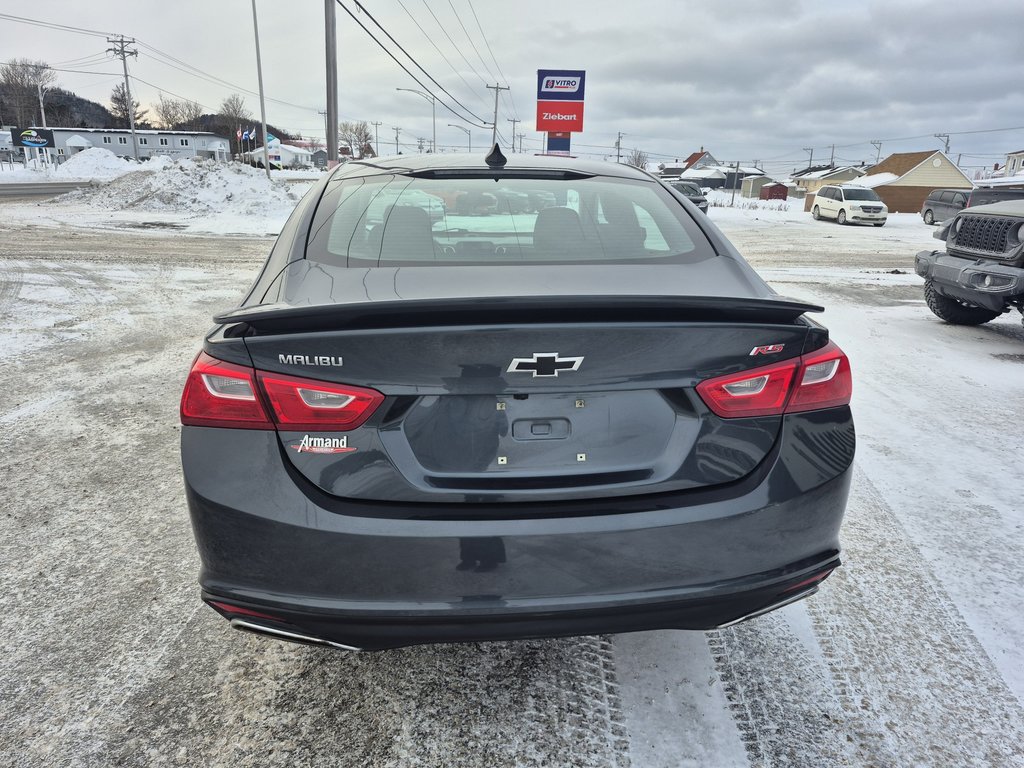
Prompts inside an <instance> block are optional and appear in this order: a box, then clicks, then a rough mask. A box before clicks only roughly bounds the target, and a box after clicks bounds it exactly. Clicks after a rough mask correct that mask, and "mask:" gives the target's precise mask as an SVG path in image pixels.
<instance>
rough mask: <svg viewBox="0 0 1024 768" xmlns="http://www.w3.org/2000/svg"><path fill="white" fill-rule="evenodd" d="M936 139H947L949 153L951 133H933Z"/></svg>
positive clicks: (947, 152)
mask: <svg viewBox="0 0 1024 768" xmlns="http://www.w3.org/2000/svg"><path fill="white" fill-rule="evenodd" d="M932 135H933V136H934V137H935V138H936V139H945V141H946V150H945V152H946V154H947V155H948V154H949V134H948V133H934V134H932Z"/></svg>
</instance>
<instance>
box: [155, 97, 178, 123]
mask: <svg viewBox="0 0 1024 768" xmlns="http://www.w3.org/2000/svg"><path fill="white" fill-rule="evenodd" d="M153 111H154V112H156V119H157V120H158V121H159V123H160V127H161V128H164V129H166V130H170V129H172V128H174V126H176V125H177V124H178V123H180V122H181V102H180V101H178V100H177V99H171V98H168V97H167V96H164V95H163V94H162V93H161V94H160V97H159V99H158V100H157V102H156V104H154V105H153Z"/></svg>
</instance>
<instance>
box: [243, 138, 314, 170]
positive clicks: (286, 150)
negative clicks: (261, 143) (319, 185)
mask: <svg viewBox="0 0 1024 768" xmlns="http://www.w3.org/2000/svg"><path fill="white" fill-rule="evenodd" d="M267 157H268V158H269V160H270V167H271V168H312V167H313V153H312V152H310V151H309V150H308V149H303V148H302V147H297V146H295V145H294V144H282V143H281V140H280V139H273V140H271V141H269V142H267ZM242 160H243V161H244V162H247V163H249V164H250V165H255V166H257V167H259V168H262V167H263V147H256V148H255V149H253V150H252V151H250V152H244V153H243V154H242Z"/></svg>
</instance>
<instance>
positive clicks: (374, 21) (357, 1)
mask: <svg viewBox="0 0 1024 768" xmlns="http://www.w3.org/2000/svg"><path fill="white" fill-rule="evenodd" d="M354 2H355V4H356V7H357V8H358V9H359V10H361V11H362V12H363V13H365V14H366V15H367V16H368V17H369V19H370V21H372V22H373V23H374V24H375V25H376V26H377V28H378V29H379V30H380V31H381V32H383V33H384V34H385V35H387V36H388V40H390V41H391V42H392V43H394V44H395V45H396V46H398V50H400V51H401V52H402V53H404V54H405V56H406V58H408V59H409V61H411V62H412V63H413V64H415V65H416V68H417V69H419V71H420V72H422V73H423V74H424V75H426V76H427V77H428V78H429V79H430V82H432V83H433V84H434V85H436V86H437V87H438V88H440V89H441V90H442V91H443V92H444V93H445V94H446V95H447V96H448V98H450V99H451V100H452V101H454V102H455V103H456V104H458V105H459V106H460V107H462V108H463V109H464V110H466V111H467V112H468V113H469V114H471V115H473V117H475V118H476V119H477V120H479V121H480V122H483V118H481V117H480V116H479V115H476V114H474V113H473V111H472V110H471V109H470V108H469V107H467V106H466V105H465V104H463V103H462V102H461V101H459V100H458V99H456V98H455V97H454V96H452V95H451V93H449V92H448V90H447V89H446V88H445V87H444V86H443V85H441V84H440V83H439V82H437V80H435V79H434V78H433V76H432V75H431V74H430V73H429V72H427V70H425V69H424V68H423V67H422V66H420V63H419V62H418V61H416V59H414V58H413V57H412V55H411V54H410V53H409V52H408V51H407V50H405V48H403V47H402V45H401V43H399V42H398V41H397V40H395V38H394V37H392V35H391V33H390V32H388V31H387V30H386V29H384V27H382V26H381V25H380V22H379V21H377V19H375V18H374V17H373V14H372V13H370V12H369V11H368V10H366V8H364V7H363V4H362V3H360V2H359V0H354ZM338 4H339V5H341V3H340V0H339V2H338ZM435 98H436V97H435Z"/></svg>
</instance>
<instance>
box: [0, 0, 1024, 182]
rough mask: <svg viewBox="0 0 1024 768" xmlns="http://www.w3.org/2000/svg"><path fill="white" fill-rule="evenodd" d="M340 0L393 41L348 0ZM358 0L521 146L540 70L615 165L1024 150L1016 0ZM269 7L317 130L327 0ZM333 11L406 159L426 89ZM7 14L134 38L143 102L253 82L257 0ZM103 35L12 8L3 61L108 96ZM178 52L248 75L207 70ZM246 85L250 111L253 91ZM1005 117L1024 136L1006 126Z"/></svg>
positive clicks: (292, 88) (358, 91)
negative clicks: (629, 157)
mask: <svg viewBox="0 0 1024 768" xmlns="http://www.w3.org/2000/svg"><path fill="white" fill-rule="evenodd" d="M344 2H345V4H346V5H347V6H348V7H349V8H350V9H352V10H353V12H355V13H356V15H357V17H358V18H359V19H360V20H361V21H362V22H363V23H364V24H366V25H367V26H368V27H370V28H371V29H373V30H374V31H375V32H376V33H377V35H378V36H379V37H381V38H382V39H385V38H384V36H383V34H382V33H381V32H380V30H379V29H377V28H375V27H373V22H372V21H371V20H370V19H369V18H368V17H367V15H366V14H364V13H358V12H357V11H356V10H355V3H354V2H353V0H344ZM364 5H365V6H366V8H367V9H368V10H369V12H370V13H372V14H373V17H374V18H375V19H376V20H377V22H379V23H380V24H381V26H383V27H384V28H385V29H386V30H387V31H388V32H390V33H391V35H392V36H393V37H394V38H395V39H396V40H397V41H398V43H400V44H401V45H402V46H403V47H404V48H405V49H406V50H407V51H408V52H409V53H410V54H411V55H412V56H413V57H414V58H415V59H416V60H417V61H418V62H419V63H420V64H421V65H422V66H423V68H424V69H426V70H427V72H429V73H430V75H432V76H433V77H434V78H435V79H436V80H437V81H438V82H440V83H441V85H443V86H444V88H445V89H447V90H448V91H449V92H450V93H451V94H453V95H454V97H455V98H457V99H458V100H459V101H461V102H462V103H463V104H464V105H465V106H466V107H467V108H468V109H469V110H471V111H472V112H473V113H474V114H475V115H477V116H479V117H481V118H484V119H486V120H490V116H491V114H492V112H493V108H494V104H493V92H492V91H488V90H486V88H485V84H490V85H493V84H494V83H495V82H496V81H498V82H500V83H501V84H502V85H509V86H511V88H512V90H511V95H510V96H509V95H508V94H504V95H503V98H502V101H501V103H500V108H499V115H498V125H499V130H500V131H501V133H502V134H503V136H504V137H506V139H508V138H510V137H511V135H512V124H511V123H509V122H507V120H508V119H509V118H513V117H517V118H519V119H521V120H522V123H520V124H519V125H518V127H517V129H516V132H517V133H518V132H521V133H523V134H525V140H524V148H525V149H527V150H534V151H535V150H537V149H538V148H539V147H540V138H541V137H540V134H537V133H536V132H535V131H534V117H535V107H536V70H537V69H540V68H564V69H583V70H586V72H587V84H586V96H587V99H586V117H585V131H584V132H583V133H581V134H575V135H574V136H573V148H574V154H580V155H583V154H589V155H591V156H595V157H607V156H610V157H611V158H612V159H614V156H615V149H614V144H615V138H616V134H617V132H619V131H621V132H623V133H624V134H625V136H624V138H623V140H622V146H623V148H624V150H626V149H629V148H632V147H638V148H640V149H642V150H644V151H646V152H648V153H649V155H650V157H651V159H652V160H664V161H667V162H671V161H672V160H674V159H675V158H684V157H686V155H688V154H689V153H690V152H693V151H695V150H697V149H699V148H700V147H701V146H703V147H705V148H706V149H708V150H710V151H711V152H712V153H713V154H714V156H715V157H717V158H718V159H719V160H741V161H743V162H745V163H751V162H753V161H754V160H759V161H761V162H762V164H763V165H764V166H765V167H766V168H767V169H768V170H769V171H773V172H776V173H784V172H786V171H789V170H792V169H793V168H795V167H797V166H805V165H806V164H807V160H808V152H806V151H805V150H804V148H805V147H813V149H814V159H815V162H819V161H825V162H827V161H828V160H829V158H830V156H831V153H832V148H831V145H832V144H833V143H834V144H835V145H836V148H835V158H836V162H837V163H846V162H853V163H859V162H861V161H864V160H870V161H873V160H874V158H875V153H876V148H875V147H874V146H872V145H871V144H870V143H869V142H870V140H871V139H881V140H882V141H883V144H882V147H881V154H882V157H885V156H886V155H888V154H890V153H892V152H910V151H917V150H923V149H933V148H941V147H942V142H941V140H939V139H936V138H934V137H933V136H932V134H935V133H950V134H953V135H952V136H951V138H950V154H951V155H952V157H953V159H954V160H956V158H957V156H958V155H961V154H962V159H961V164H962V165H963V166H965V167H968V166H991V164H992V163H993V162H997V161H998V162H1002V159H1003V155H1004V154H1005V153H1006V152H1007V151H1011V150H1018V149H1024V128H1018V126H1024V44H1022V37H1021V35H1022V30H1024V3H1022V2H1021V0H1007V1H1006V2H986V1H984V0H982V1H980V2H971V3H950V2H945V1H944V0H931V2H909V1H906V0H884V1H882V2H869V1H864V0H856V1H853V2H843V0H827V1H825V0H820V1H817V2H802V1H801V0H775V1H773V2H763V1H758V2H733V1H730V2H721V3H716V2H708V0H702V1H701V2H693V3H691V2H682V1H680V0H674V1H673V0H665V1H654V0H652V1H650V2H644V1H643V0H637V1H636V2H633V3H628V4H627V3H623V2H615V3H612V2H603V1H595V0H590V1H589V2H588V1H585V0H561V1H560V2H550V1H549V0H548V1H545V2H539V1H538V0H519V2H511V1H509V0H506V1H505V2H495V1H491V2H481V1H480V0H475V1H474V2H473V5H472V8H471V7H470V0H364ZM257 7H258V9H259V14H260V15H259V22H260V33H261V42H262V53H263V73H264V81H265V86H266V93H267V95H268V97H270V98H272V99H275V100H279V101H272V102H268V104H267V118H268V121H270V122H272V123H274V124H277V125H279V126H281V127H283V128H286V129H288V130H290V131H293V132H301V133H302V134H304V135H318V136H321V137H322V136H323V135H324V122H323V117H322V116H321V115H320V114H318V110H323V109H324V108H325V103H326V100H325V95H324V93H325V86H324V82H325V75H324V69H325V68H324V3H323V2H322V0H291V2H283V1H282V0H275V2H269V0H257ZM474 10H475V12H476V17H477V18H478V19H479V24H480V26H481V27H482V29H483V34H481V31H480V29H479V28H478V26H477V20H476V19H475V18H474V15H473V11H474ZM337 11H338V23H337V29H338V57H339V92H340V94H339V95H340V107H339V111H340V114H341V117H342V119H360V120H367V121H370V122H372V121H379V122H381V123H382V125H381V126H380V144H381V151H382V153H385V152H393V151H394V147H395V132H394V128H395V127H396V126H397V127H400V128H401V133H400V143H401V144H402V145H403V146H402V150H403V151H405V152H409V151H416V139H417V138H419V137H422V138H425V139H427V140H429V139H430V137H431V117H430V104H429V103H428V101H427V100H425V99H422V98H420V97H418V96H416V95H415V94H411V93H402V92H397V91H395V88H398V87H401V88H414V89H419V88H420V86H419V85H417V83H416V82H415V81H414V80H412V79H411V78H410V76H409V75H407V74H406V73H405V72H403V71H402V70H401V69H400V68H399V66H398V65H397V64H396V63H395V62H394V61H393V60H392V59H390V58H389V57H388V56H387V54H385V53H384V52H383V51H381V50H380V48H378V47H377V46H376V44H375V43H373V41H372V40H371V39H370V38H369V37H368V36H367V34H366V33H365V32H364V31H363V30H362V29H360V28H359V27H358V26H357V25H356V23H355V22H354V21H353V20H352V18H350V17H349V16H348V14H346V13H345V12H344V11H343V10H342V9H341V8H340V7H339V8H338V9H337ZM0 13H3V14H10V15H14V16H19V17H24V16H27V17H28V18H31V19H41V20H45V21H49V22H56V23H59V24H64V25H69V26H72V27H75V28H77V29H80V30H97V31H100V32H110V33H117V34H124V35H126V36H131V37H134V38H136V39H137V40H138V41H139V43H142V44H144V45H140V46H139V56H138V58H137V59H130V60H129V68H130V71H131V73H132V75H134V76H137V77H138V78H139V80H137V81H134V80H133V89H134V90H135V94H136V98H138V99H139V100H140V101H142V102H143V106H146V105H147V104H148V103H149V102H151V101H153V100H155V99H156V97H157V93H158V91H159V90H160V89H163V90H164V91H166V92H168V93H173V94H178V95H181V96H187V97H189V98H192V99H194V100H196V101H199V102H200V103H201V104H203V105H204V106H206V107H208V108H209V110H210V111H215V110H216V108H217V106H218V105H219V104H220V102H221V100H222V99H223V98H224V97H225V96H227V95H229V94H230V93H232V92H233V91H236V90H239V91H240V90H241V89H242V88H244V89H248V90H251V91H255V90H256V87H257V86H256V83H257V80H256V65H255V49H254V45H253V34H252V26H253V25H252V12H251V5H250V2H249V0H173V1H170V0H160V2H153V1H152V0H137V2H134V3H126V2H123V0H118V1H117V2H115V1H114V0H90V2H88V3H74V4H71V3H63V2H61V3H58V2H51V1H50V0H47V1H46V2H35V3H24V2H16V1H15V0H0ZM460 22H461V23H460ZM442 27H443V30H444V31H442ZM421 28H422V29H421ZM445 32H446V33H447V35H446V34H445ZM449 37H450V39H449ZM488 46H489V49H490V50H489V49H488ZM106 47H107V44H106V42H105V40H104V39H103V38H102V37H96V36H91V35H87V34H76V33H72V32H67V31H61V30H52V29H43V28H40V27H36V26H29V25H25V24H21V23H15V22H13V21H10V20H8V19H3V18H0V59H3V60H6V59H8V58H14V57H28V58H32V59H42V60H45V61H47V62H49V63H50V64H51V66H54V67H58V66H62V67H63V68H65V69H81V70H85V71H88V72H91V73H100V74H74V73H70V72H61V73H60V75H59V84H60V85H61V86H63V87H65V88H67V89H69V90H72V91H74V92H76V93H78V94H80V95H82V96H85V97H87V98H90V99H93V100H96V101H102V102H104V103H105V102H107V100H108V99H109V95H110V91H111V89H112V88H113V86H114V85H115V84H116V83H117V82H118V73H119V72H120V61H118V60H115V59H111V58H110V57H109V56H106V58H105V59H104V49H105V48H106ZM389 47H390V48H391V49H392V50H393V51H394V52H395V53H396V55H398V56H399V58H400V59H401V60H402V61H403V62H405V63H406V64H407V66H408V67H409V68H410V69H411V70H413V71H414V72H416V73H417V74H418V75H419V77H420V79H421V80H422V81H423V82H424V83H425V84H427V85H429V86H430V87H431V88H432V89H433V90H435V91H436V92H437V93H438V95H440V96H442V97H443V98H444V99H445V100H446V101H449V102H450V101H451V100H450V99H449V98H448V97H447V96H444V95H443V94H442V93H441V92H440V90H439V89H437V88H436V86H434V85H433V84H432V83H430V81H429V80H427V79H426V77H425V76H423V75H422V73H419V72H418V71H417V70H415V69H414V67H413V65H411V64H408V61H407V59H405V57H404V56H402V55H401V53H400V52H399V51H398V50H397V49H396V48H395V47H394V46H393V45H390V44H389ZM154 48H155V49H156V51H159V52H160V53H162V54H163V56H161V55H160V54H158V53H157V52H156V51H154V50H153V49H154ZM491 51H493V58H492V55H491ZM168 56H171V57H174V59H177V60H179V62H184V63H187V64H188V65H191V66H192V67H195V68H198V69H200V70H202V71H204V72H206V73H208V74H209V75H212V76H214V77H216V78H220V79H222V80H225V81H228V82H229V83H231V84H234V85H236V86H239V87H237V88H236V87H232V86H231V85H224V84H220V83H212V82H209V81H207V80H203V79H201V78H199V77H197V76H195V75H194V74H190V73H189V72H188V71H185V70H187V67H184V66H182V64H181V63H179V62H175V61H173V60H169V59H168V58H167V57H168ZM89 57H94V58H89ZM161 59H162V60H161ZM62 62H66V63H63V64H62ZM104 73H110V74H104ZM242 92H243V95H245V96H246V103H247V105H249V106H250V107H251V108H252V110H253V112H254V114H256V115H257V116H258V113H259V100H258V98H257V97H256V96H254V95H251V94H249V93H246V92H244V91H242ZM280 101H284V102H289V103H290V104H291V105H292V106H288V105H285V104H282V103H280ZM452 106H453V107H455V108H456V109H457V110H458V111H460V112H463V110H460V109H459V108H458V106H457V105H455V104H454V103H453V104H452ZM463 113H464V112H463ZM436 122H437V140H438V145H439V147H440V148H441V149H442V150H444V149H448V148H465V146H466V136H465V134H464V133H462V132H460V131H458V130H457V129H455V128H450V127H448V123H456V124H461V125H467V124H466V123H465V122H463V121H462V120H460V119H458V118H456V117H455V116H454V115H452V114H451V113H449V112H447V111H446V110H445V109H444V108H443V107H442V106H441V104H440V103H439V104H438V107H437V120H436ZM1003 128H1016V130H1004V131H996V130H995V129H1003ZM981 131H989V132H988V133H981ZM959 132H973V133H959ZM472 139H473V146H474V149H477V148H481V149H482V148H483V147H484V145H485V144H486V142H487V141H488V140H489V130H485V129H484V128H473V129H472Z"/></svg>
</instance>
